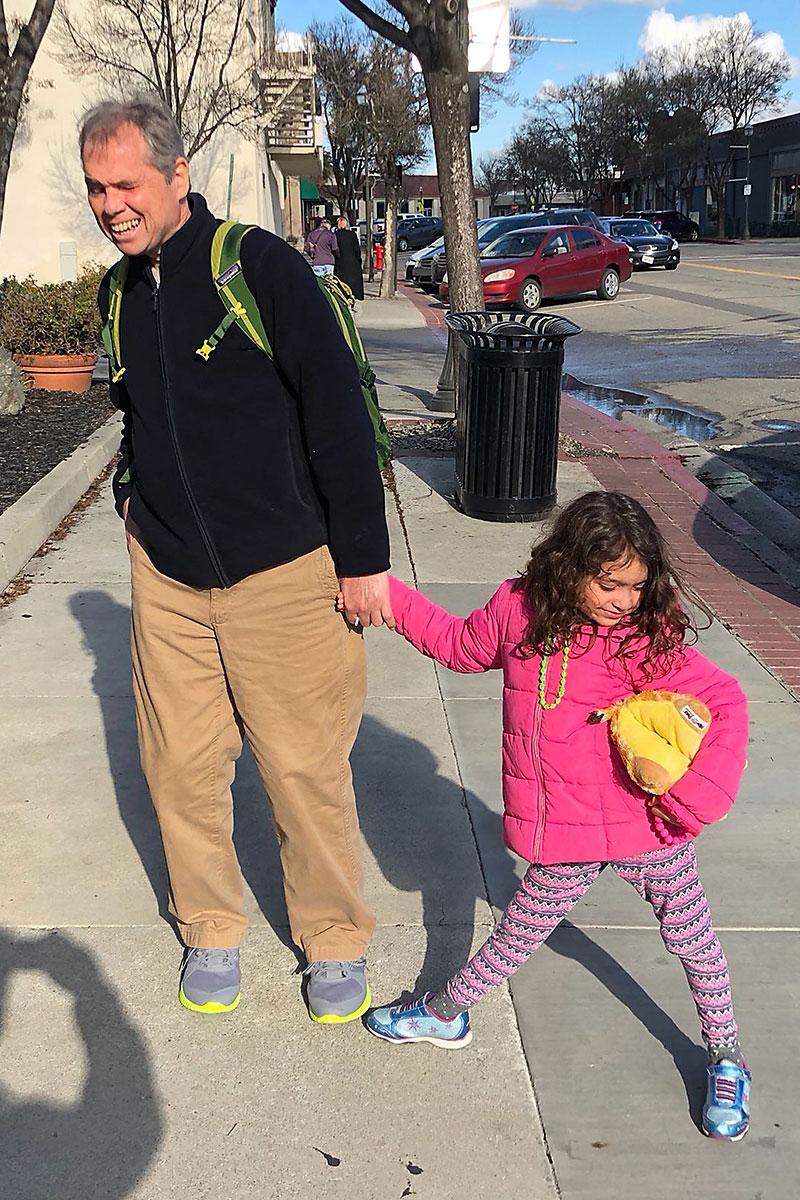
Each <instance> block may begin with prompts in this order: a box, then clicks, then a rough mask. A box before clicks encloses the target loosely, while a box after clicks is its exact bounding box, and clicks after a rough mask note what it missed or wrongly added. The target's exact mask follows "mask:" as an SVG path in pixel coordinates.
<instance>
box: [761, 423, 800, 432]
mask: <svg viewBox="0 0 800 1200" xmlns="http://www.w3.org/2000/svg"><path fill="white" fill-rule="evenodd" d="M753 424H754V425H755V427H756V429H766V430H767V432H768V433H797V432H798V430H800V421H753Z"/></svg>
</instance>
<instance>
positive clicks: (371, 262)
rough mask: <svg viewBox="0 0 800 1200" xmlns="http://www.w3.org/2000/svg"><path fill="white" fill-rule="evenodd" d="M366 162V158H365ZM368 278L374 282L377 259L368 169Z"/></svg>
mask: <svg viewBox="0 0 800 1200" xmlns="http://www.w3.org/2000/svg"><path fill="white" fill-rule="evenodd" d="M364 161H365V162H366V161H367V160H366V158H365V159H364ZM366 189H367V201H366V209H367V279H368V280H369V281H370V283H372V281H373V279H374V278H375V259H374V256H373V253H372V178H371V176H370V173H369V169H367V183H366Z"/></svg>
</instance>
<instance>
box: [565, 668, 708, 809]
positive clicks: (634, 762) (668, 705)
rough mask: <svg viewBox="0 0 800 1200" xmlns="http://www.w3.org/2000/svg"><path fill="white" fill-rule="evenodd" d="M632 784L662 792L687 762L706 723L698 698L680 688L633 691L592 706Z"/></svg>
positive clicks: (705, 708) (704, 711)
mask: <svg viewBox="0 0 800 1200" xmlns="http://www.w3.org/2000/svg"><path fill="white" fill-rule="evenodd" d="M589 720H590V721H593V722H597V721H608V722H609V726H610V732H611V740H612V742H613V743H614V745H615V746H616V748H617V750H618V751H619V754H620V757H621V758H622V761H623V762H624V763H625V766H626V768H627V771H628V774H629V775H630V777H631V779H632V780H633V782H634V783H635V784H637V785H638V786H639V787H640V788H641V789H642V790H643V791H645V792H650V794H651V795H653V796H663V795H664V794H665V793H666V792H668V791H669V789H670V788H671V787H672V786H673V784H675V783H677V781H678V780H679V779H680V778H681V776H682V775H683V774H684V773H685V771H686V770H687V769H688V767H689V766H690V765H691V763H692V760H693V759H694V756H695V755H696V754H697V751H698V750H699V749H700V744H701V742H702V740H703V738H704V737H705V735H706V734H707V733H708V730H709V727H710V725H711V713H710V712H709V710H708V708H707V707H706V705H705V704H703V702H702V700H698V699H696V698H695V697H694V696H686V695H683V694H682V693H680V692H639V693H638V695H633V696H628V697H627V698H626V699H625V700H618V701H617V702H616V704H611V705H609V707H608V708H601V709H597V711H595V712H593V713H592V715H591V717H590V718H589Z"/></svg>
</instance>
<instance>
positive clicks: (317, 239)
mask: <svg viewBox="0 0 800 1200" xmlns="http://www.w3.org/2000/svg"><path fill="white" fill-rule="evenodd" d="M303 249H304V250H305V252H306V254H307V255H308V257H309V258H310V259H311V267H312V270H313V272H314V274H315V275H332V274H333V268H334V264H335V263H336V259H337V258H338V257H339V243H338V242H337V240H336V235H335V233H334V232H333V230H332V229H331V223H330V221H329V220H328V218H327V217H321V218H320V219H319V221H318V222H317V228H316V229H312V231H311V233H310V234H309V235H308V237H307V238H306V244H305V246H304V247H303Z"/></svg>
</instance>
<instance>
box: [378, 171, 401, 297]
mask: <svg viewBox="0 0 800 1200" xmlns="http://www.w3.org/2000/svg"><path fill="white" fill-rule="evenodd" d="M395 179H396V176H395V169H394V164H393V163H392V164H390V165H389V168H388V170H387V171H386V173H385V176H384V185H383V186H384V195H385V197H386V213H385V219H384V238H383V271H382V272H381V286H380V290H379V292H378V295H379V296H380V297H381V299H382V300H391V299H392V298H393V297H394V294H395V262H396V258H397V183H396V181H395Z"/></svg>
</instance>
